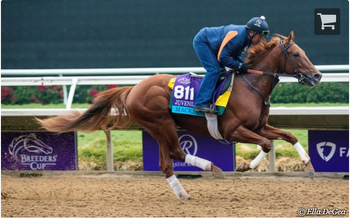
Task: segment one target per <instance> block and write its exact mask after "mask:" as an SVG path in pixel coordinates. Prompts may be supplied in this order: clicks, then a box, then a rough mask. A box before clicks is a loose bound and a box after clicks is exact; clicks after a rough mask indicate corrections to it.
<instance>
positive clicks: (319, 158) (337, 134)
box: [309, 130, 349, 172]
mask: <svg viewBox="0 0 350 218" xmlns="http://www.w3.org/2000/svg"><path fill="white" fill-rule="evenodd" d="M309 155H310V158H311V161H312V165H313V166H314V168H315V171H316V172H349V131H325V130H322V131H321V130H309Z"/></svg>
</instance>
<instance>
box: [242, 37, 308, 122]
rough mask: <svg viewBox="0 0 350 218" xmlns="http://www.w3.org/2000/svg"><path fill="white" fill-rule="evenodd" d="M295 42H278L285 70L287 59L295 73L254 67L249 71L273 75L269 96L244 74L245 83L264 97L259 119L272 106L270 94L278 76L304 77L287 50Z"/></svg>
mask: <svg viewBox="0 0 350 218" xmlns="http://www.w3.org/2000/svg"><path fill="white" fill-rule="evenodd" d="M293 44H295V42H292V43H290V44H289V45H288V46H287V47H284V46H283V40H280V41H279V42H278V45H279V46H280V48H281V49H282V52H283V56H284V67H283V71H282V72H284V71H285V68H286V64H287V60H288V62H289V64H290V65H291V67H292V68H293V69H294V73H293V74H287V73H277V72H267V71H261V70H253V69H248V70H247V72H248V73H252V74H258V75H265V76H272V77H273V79H272V84H271V89H270V92H269V95H268V98H267V99H266V98H265V96H264V95H263V94H262V93H261V92H260V90H259V89H258V88H256V87H255V86H254V85H253V84H252V83H251V82H250V81H249V80H248V79H246V78H245V77H244V76H242V79H243V80H244V82H245V83H247V85H248V86H250V87H251V88H252V89H254V90H255V91H256V92H257V93H258V94H259V95H260V96H261V98H262V99H263V107H262V111H261V114H260V118H259V121H260V122H261V121H262V119H263V118H264V115H265V113H266V107H270V95H271V93H272V91H273V89H274V87H275V85H276V84H277V83H278V81H279V79H278V77H280V76H284V77H294V78H296V79H298V81H299V82H302V81H303V79H304V78H303V77H302V76H301V74H300V73H298V71H297V69H296V68H295V67H294V65H293V63H292V60H291V59H290V57H289V56H288V53H287V50H288V48H290V47H291V46H292V45H293Z"/></svg>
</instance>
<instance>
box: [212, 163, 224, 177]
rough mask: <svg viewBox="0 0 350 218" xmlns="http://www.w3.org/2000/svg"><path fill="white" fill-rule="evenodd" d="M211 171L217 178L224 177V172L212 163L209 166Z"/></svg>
mask: <svg viewBox="0 0 350 218" xmlns="http://www.w3.org/2000/svg"><path fill="white" fill-rule="evenodd" d="M211 171H212V172H213V176H214V177H215V178H218V179H225V174H224V172H223V171H222V170H221V169H220V168H219V167H217V166H215V165H214V164H212V166H211Z"/></svg>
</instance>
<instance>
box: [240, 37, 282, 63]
mask: <svg viewBox="0 0 350 218" xmlns="http://www.w3.org/2000/svg"><path fill="white" fill-rule="evenodd" d="M285 39H287V37H285V36H282V35H279V34H274V36H273V37H272V38H271V40H270V41H269V42H267V41H266V40H261V41H260V43H258V44H257V45H254V46H252V47H250V48H249V49H248V57H247V58H246V61H245V63H246V64H247V65H248V66H250V67H251V66H252V65H253V64H255V63H257V62H258V61H260V60H261V59H262V58H263V57H265V56H266V55H267V54H268V53H270V51H271V50H272V48H274V47H275V46H276V45H277V43H278V42H279V41H280V40H285Z"/></svg>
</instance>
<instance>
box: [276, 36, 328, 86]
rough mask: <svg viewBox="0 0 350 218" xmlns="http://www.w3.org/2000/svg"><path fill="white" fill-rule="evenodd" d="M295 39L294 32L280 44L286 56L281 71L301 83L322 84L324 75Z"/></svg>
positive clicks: (309, 84)
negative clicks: (292, 75) (291, 75)
mask: <svg viewBox="0 0 350 218" xmlns="http://www.w3.org/2000/svg"><path fill="white" fill-rule="evenodd" d="M294 38H295V36H294V32H293V31H291V32H290V34H289V36H288V38H286V39H285V40H281V41H279V43H278V44H279V46H280V48H281V49H282V54H283V56H284V58H282V60H281V63H280V69H282V72H284V73H286V74H294V77H296V78H297V79H298V81H299V83H302V84H306V85H308V86H315V85H317V84H319V83H320V82H321V78H322V74H321V72H320V71H319V70H317V69H316V68H315V66H314V65H313V64H312V63H311V61H310V60H309V58H308V57H307V56H306V54H305V52H304V50H302V49H301V48H300V47H299V46H298V45H297V44H296V43H295V42H294Z"/></svg>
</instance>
